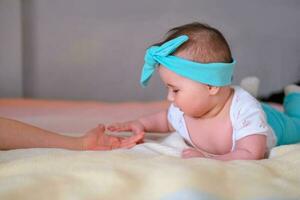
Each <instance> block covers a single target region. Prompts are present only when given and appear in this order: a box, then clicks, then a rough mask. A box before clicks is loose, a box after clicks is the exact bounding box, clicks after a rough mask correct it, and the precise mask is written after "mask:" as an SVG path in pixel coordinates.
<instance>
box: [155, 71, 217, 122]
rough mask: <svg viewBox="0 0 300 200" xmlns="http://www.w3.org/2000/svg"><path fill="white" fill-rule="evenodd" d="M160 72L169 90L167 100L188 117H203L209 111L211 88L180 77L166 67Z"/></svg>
mask: <svg viewBox="0 0 300 200" xmlns="http://www.w3.org/2000/svg"><path fill="white" fill-rule="evenodd" d="M158 71H159V75H160V77H161V79H162V81H163V82H164V83H165V85H166V86H167V89H168V96H167V99H168V100H169V101H170V102H172V103H173V104H174V105H175V106H176V107H178V108H180V110H182V111H183V112H184V113H185V114H186V115H188V116H191V117H201V116H203V115H204V114H205V113H206V112H207V111H208V110H209V108H210V106H209V104H210V98H211V95H210V94H209V89H208V88H209V86H207V85H205V84H201V83H198V82H195V81H192V80H189V79H187V78H184V77H182V76H179V75H177V74H176V73H174V72H172V71H170V70H169V69H167V68H165V67H164V66H160V67H159V68H158Z"/></svg>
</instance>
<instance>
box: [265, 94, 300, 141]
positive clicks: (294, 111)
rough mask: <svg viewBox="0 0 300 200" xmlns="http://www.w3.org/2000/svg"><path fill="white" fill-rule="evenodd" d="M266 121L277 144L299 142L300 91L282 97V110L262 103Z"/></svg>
mask: <svg viewBox="0 0 300 200" xmlns="http://www.w3.org/2000/svg"><path fill="white" fill-rule="evenodd" d="M262 107H263V109H264V111H265V113H266V116H267V121H268V123H269V125H270V126H271V127H272V128H273V130H274V132H275V134H276V136H277V144H276V145H277V146H279V145H285V144H293V143H297V142H300V93H290V94H289V95H287V96H286V97H285V98H284V102H283V107H284V112H279V111H278V110H276V109H275V108H273V107H271V106H269V105H267V104H265V103H262Z"/></svg>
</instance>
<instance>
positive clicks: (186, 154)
mask: <svg viewBox="0 0 300 200" xmlns="http://www.w3.org/2000/svg"><path fill="white" fill-rule="evenodd" d="M181 157H182V158H193V157H203V158H205V155H204V154H203V153H202V152H200V151H199V150H197V149H195V148H187V149H184V150H183V151H182V153H181Z"/></svg>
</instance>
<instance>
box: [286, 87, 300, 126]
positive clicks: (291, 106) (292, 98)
mask: <svg viewBox="0 0 300 200" xmlns="http://www.w3.org/2000/svg"><path fill="white" fill-rule="evenodd" d="M284 92H285V95H286V96H285V98H284V102H283V107H284V112H285V114H287V115H288V116H290V117H294V118H298V119H299V120H300V86H297V85H289V86H287V87H285V89H284Z"/></svg>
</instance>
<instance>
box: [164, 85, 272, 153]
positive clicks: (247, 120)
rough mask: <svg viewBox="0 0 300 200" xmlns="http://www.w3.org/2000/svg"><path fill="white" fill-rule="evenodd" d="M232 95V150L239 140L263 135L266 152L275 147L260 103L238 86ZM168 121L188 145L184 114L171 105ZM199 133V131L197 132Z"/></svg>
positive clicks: (188, 138)
mask: <svg viewBox="0 0 300 200" xmlns="http://www.w3.org/2000/svg"><path fill="white" fill-rule="evenodd" d="M232 88H233V89H234V94H233V99H232V102H231V106H230V120H231V124H232V129H233V133H232V148H231V151H233V150H234V149H235V143H236V141H238V140H239V139H241V138H244V137H246V136H248V135H253V134H263V135H266V136H267V148H268V149H267V151H268V152H269V150H270V149H271V148H272V147H274V146H275V145H276V136H275V134H274V131H273V129H272V128H271V127H270V126H269V125H268V123H267V122H266V116H265V113H264V111H263V109H262V107H261V105H260V103H259V102H258V101H257V100H256V99H255V98H254V97H252V96H251V95H250V94H249V93H248V92H246V91H245V90H243V89H242V88H240V87H238V86H233V87H232ZM168 121H169V123H170V124H171V125H172V126H173V128H174V129H175V130H176V131H177V132H178V133H179V134H180V135H181V136H182V137H183V138H184V139H185V140H187V141H188V142H189V143H190V144H193V142H192V141H191V138H190V135H189V132H188V129H187V126H186V122H185V119H184V113H183V112H182V111H181V110H180V109H179V108H177V107H176V106H174V105H173V104H171V106H170V107H169V110H168ZM199 131H201V130H199Z"/></svg>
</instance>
